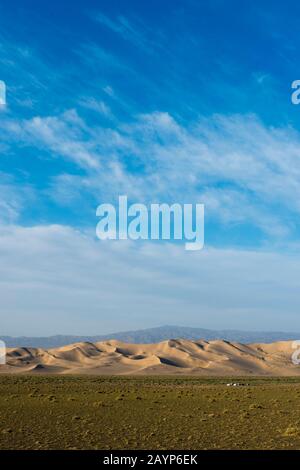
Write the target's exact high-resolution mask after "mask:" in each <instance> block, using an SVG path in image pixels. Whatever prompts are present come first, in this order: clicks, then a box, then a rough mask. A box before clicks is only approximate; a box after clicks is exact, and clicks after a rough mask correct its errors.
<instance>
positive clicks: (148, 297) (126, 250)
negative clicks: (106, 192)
mask: <svg viewBox="0 0 300 470" xmlns="http://www.w3.org/2000/svg"><path fill="white" fill-rule="evenodd" d="M0 256H1V266H0V297H1V314H0V320H1V321H0V323H1V334H16V335H23V334H24V335H39V334H44V335H49V334H54V333H70V334H71V333H74V334H101V333H106V332H112V331H116V330H122V329H130V328H141V327H147V326H155V325H162V324H170V323H171V324H185V325H191V326H193V325H194V326H203V327H218V328H226V327H227V328H231V327H234V328H252V329H266V330H274V329H282V330H286V331H288V330H294V331H295V330H297V329H298V330H300V323H299V315H298V312H299V308H300V299H299V288H300V281H299V279H300V276H299V256H295V257H293V256H289V255H285V254H278V253H266V252H258V251H245V250H216V249H212V248H206V249H205V250H204V251H202V252H197V253H192V254H191V253H187V252H186V251H185V250H184V249H183V246H176V245H172V244H168V243H163V244H161V243H156V244H154V243H139V242H126V241H120V242H117V241H116V242H115V241H107V242H102V241H98V240H97V241H96V240H95V239H94V238H93V236H92V235H90V234H87V233H86V234H84V233H80V232H78V231H76V230H74V229H72V228H70V227H65V226H57V225H56V226H55V225H52V226H35V227H30V228H22V227H17V226H7V227H6V228H3V229H2V230H1V233H0Z"/></svg>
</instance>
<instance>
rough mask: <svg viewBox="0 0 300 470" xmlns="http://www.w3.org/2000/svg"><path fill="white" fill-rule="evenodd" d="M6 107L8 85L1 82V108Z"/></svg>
mask: <svg viewBox="0 0 300 470" xmlns="http://www.w3.org/2000/svg"><path fill="white" fill-rule="evenodd" d="M5 105H6V85H5V83H4V82H3V81H2V80H0V106H5Z"/></svg>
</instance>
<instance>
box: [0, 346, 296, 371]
mask: <svg viewBox="0 0 300 470" xmlns="http://www.w3.org/2000/svg"><path fill="white" fill-rule="evenodd" d="M293 351H294V350H293V349H292V341H285V342H278V343H271V344H251V345H244V344H240V343H231V342H228V341H221V340H218V341H210V342H207V341H200V340H199V341H189V340H169V341H163V342H161V343H157V344H129V343H122V342H120V341H115V340H111V341H103V342H99V343H76V344H71V345H68V346H64V347H60V348H55V349H49V350H45V349H40V348H14V349H8V351H7V364H6V365H2V366H0V373H35V374H37V373H59V374H61V373H62V374H185V375H190V374H195V375H196V374H197V375H300V366H295V365H293V363H292V361H291V355H292V353H293Z"/></svg>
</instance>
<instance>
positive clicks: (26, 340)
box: [0, 325, 300, 349]
mask: <svg viewBox="0 0 300 470" xmlns="http://www.w3.org/2000/svg"><path fill="white" fill-rule="evenodd" d="M178 338H181V339H189V340H199V339H204V340H206V341H212V340H216V339H222V340H226V341H234V342H239V343H244V344H247V343H273V342H275V341H288V340H297V339H300V333H283V332H276V331H272V332H267V331H265V332H264V331H240V330H207V329H204V328H189V327H183V326H169V325H167V326H161V327H157V328H148V329H145V330H136V331H125V332H120V333H110V334H106V335H96V336H71V335H66V336H65V335H56V336H48V337H27V336H20V337H16V338H14V337H11V336H0V339H1V340H2V341H4V342H5V343H6V345H7V347H10V348H16V347H39V348H45V349H47V348H57V347H59V346H65V345H67V344H73V343H79V342H91V343H96V342H98V341H105V340H109V339H116V340H118V341H124V342H126V343H140V344H141V343H146V344H149V343H159V342H160V341H164V340H167V339H178Z"/></svg>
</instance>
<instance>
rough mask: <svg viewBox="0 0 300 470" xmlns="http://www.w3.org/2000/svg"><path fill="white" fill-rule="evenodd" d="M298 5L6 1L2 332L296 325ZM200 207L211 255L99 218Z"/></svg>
mask: <svg viewBox="0 0 300 470" xmlns="http://www.w3.org/2000/svg"><path fill="white" fill-rule="evenodd" d="M299 14H300V5H299V4H298V3H297V2H296V1H287V2H284V3H282V2H271V1H259V2H258V1H253V2H251V3H250V2H241V1H230V0H229V1H226V2H225V1H222V0H211V1H209V2H204V1H203V2H202V1H194V0H190V1H187V0H185V1H175V0H173V1H167V0H166V1H164V2H161V1H151V2H141V1H129V0H128V1H123V2H120V1H109V2H108V1H97V2H96V1H89V0H87V1H85V2H70V1H65V2H63V4H61V2H58V1H53V2H51V3H50V2H47V3H46V2H38V1H27V2H26V4H24V2H21V1H14V2H6V1H2V2H1V3H0V80H4V81H5V83H6V86H7V106H6V107H1V108H0V153H1V167H0V191H1V199H0V209H1V210H0V254H1V258H2V263H1V264H2V267H1V269H0V295H1V299H2V300H1V309H0V320H1V325H2V330H3V331H1V333H2V334H11V335H22V334H26V335H38V334H44V335H48V334H54V333H74V334H81V333H83V334H91V333H99V334H100V333H107V332H110V331H111V332H112V331H116V330H126V329H133V328H142V327H150V326H157V325H162V324H166V323H169V324H182V325H184V324H186V325H190V326H203V327H211V328H226V327H227V328H239V329H243V328H244V329H266V330H274V329H281V330H286V331H288V330H293V331H294V330H297V329H298V330H299V331H300V317H299V314H298V312H299V307H300V301H299V298H298V292H299V287H300V286H299V282H298V279H299V267H298V266H300V265H299V261H300V260H299V241H298V240H299V235H300V225H299V213H300V185H299V182H300V159H299V157H300V155H299V144H300V133H299V125H300V106H299V107H298V106H295V105H292V103H291V83H292V82H293V81H294V80H296V79H299V78H300V77H299V61H298V51H299V50H300V38H299V34H298V18H299ZM120 194H127V195H128V197H129V199H130V200H131V201H134V202H144V203H147V204H149V203H150V202H168V203H172V202H179V203H189V202H193V203H196V202H199V203H204V204H205V207H206V226H205V235H206V236H205V238H206V240H205V249H204V250H203V252H201V253H193V254H191V253H186V252H184V250H183V248H182V246H178V245H176V244H172V243H163V244H162V243H154V242H152V243H151V242H149V243H139V242H134V243H130V242H119V243H118V242H100V241H99V240H96V239H95V226H96V223H97V220H96V217H95V210H96V207H97V206H98V204H100V203H102V202H115V201H116V200H117V198H118V196H119V195H120Z"/></svg>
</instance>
